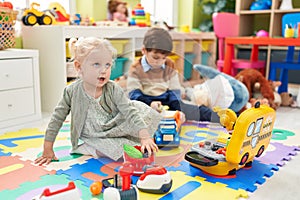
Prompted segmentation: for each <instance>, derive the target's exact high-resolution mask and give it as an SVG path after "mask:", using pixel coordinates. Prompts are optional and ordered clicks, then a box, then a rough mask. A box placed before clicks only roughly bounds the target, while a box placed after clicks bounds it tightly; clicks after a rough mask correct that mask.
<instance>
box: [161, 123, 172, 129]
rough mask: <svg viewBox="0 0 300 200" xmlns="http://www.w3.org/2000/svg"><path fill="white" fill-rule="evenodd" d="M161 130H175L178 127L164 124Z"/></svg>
mask: <svg viewBox="0 0 300 200" xmlns="http://www.w3.org/2000/svg"><path fill="white" fill-rule="evenodd" d="M160 128H163V129H175V128H176V127H175V125H173V124H172V125H166V124H164V125H161V126H160Z"/></svg>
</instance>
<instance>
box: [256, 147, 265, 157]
mask: <svg viewBox="0 0 300 200" xmlns="http://www.w3.org/2000/svg"><path fill="white" fill-rule="evenodd" d="M264 151H265V146H261V147H260V148H259V150H258V152H257V154H256V157H259V156H261V154H262V153H263V152H264Z"/></svg>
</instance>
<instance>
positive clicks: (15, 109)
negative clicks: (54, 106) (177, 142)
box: [0, 49, 41, 134]
mask: <svg viewBox="0 0 300 200" xmlns="http://www.w3.org/2000/svg"><path fill="white" fill-rule="evenodd" d="M38 57H39V54H38V51H37V50H25V49H7V50H2V51H0V129H4V128H8V127H11V126H18V125H21V124H24V123H27V122H31V121H37V120H40V119H41V102H40V79H39V62H38ZM0 134H1V133H0Z"/></svg>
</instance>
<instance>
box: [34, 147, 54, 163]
mask: <svg viewBox="0 0 300 200" xmlns="http://www.w3.org/2000/svg"><path fill="white" fill-rule="evenodd" d="M53 160H58V159H57V157H56V156H55V154H54V151H53V150H51V151H49V152H48V151H44V152H43V155H42V156H41V157H38V158H37V159H35V161H34V163H35V164H39V165H43V164H45V165H48V164H49V163H51V161H53Z"/></svg>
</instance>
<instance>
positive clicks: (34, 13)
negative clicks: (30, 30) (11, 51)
mask: <svg viewBox="0 0 300 200" xmlns="http://www.w3.org/2000/svg"><path fill="white" fill-rule="evenodd" d="M39 6H40V4H38V3H32V4H31V5H30V9H26V10H25V11H24V13H23V17H22V22H23V24H24V25H26V26H34V25H35V24H39V25H50V24H52V18H51V16H49V15H47V14H45V13H44V12H42V11H39V10H38V9H37V7H39Z"/></svg>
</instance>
